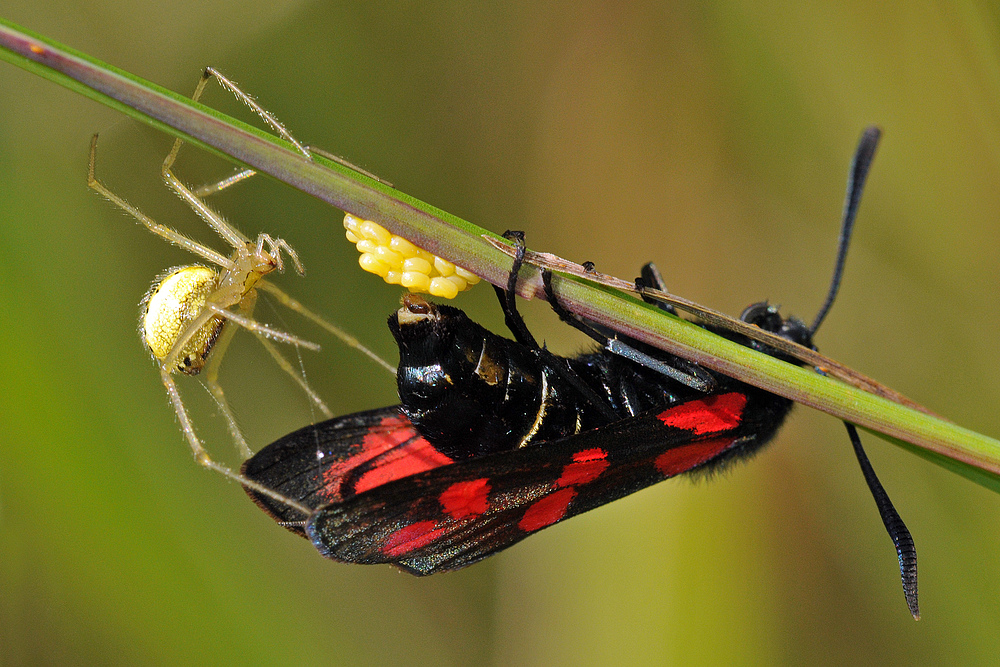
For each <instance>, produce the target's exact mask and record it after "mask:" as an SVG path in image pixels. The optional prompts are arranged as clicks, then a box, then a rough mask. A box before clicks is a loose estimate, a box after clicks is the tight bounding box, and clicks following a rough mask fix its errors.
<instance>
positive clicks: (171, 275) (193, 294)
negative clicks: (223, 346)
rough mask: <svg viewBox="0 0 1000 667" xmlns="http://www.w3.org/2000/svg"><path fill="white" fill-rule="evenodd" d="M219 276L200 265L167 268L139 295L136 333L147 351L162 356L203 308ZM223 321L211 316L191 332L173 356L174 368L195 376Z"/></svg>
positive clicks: (215, 287) (214, 289) (203, 362)
mask: <svg viewBox="0 0 1000 667" xmlns="http://www.w3.org/2000/svg"><path fill="white" fill-rule="evenodd" d="M218 284H219V275H218V274H217V273H216V272H215V271H213V270H212V269H210V268H207V267H204V266H184V267H181V268H179V269H171V270H170V271H169V272H167V274H166V275H164V277H163V278H161V279H158V280H157V281H156V282H154V283H153V286H152V287H151V288H150V290H149V292H148V293H147V294H146V296H145V298H143V308H142V313H141V315H140V333H141V335H142V341H143V342H144V343H145V344H146V347H147V348H148V349H149V352H150V354H152V355H153V357H154V358H155V359H157V360H160V361H162V360H163V359H166V358H167V356H168V355H169V354H170V352H171V351H172V350H173V348H174V346H175V345H176V344H177V341H178V339H179V338H180V337H181V334H183V333H184V331H185V330H186V329H187V327H188V325H190V324H191V322H193V321H194V320H195V319H196V318H197V317H198V316H199V315H201V314H202V312H203V311H204V309H205V303H206V301H207V300H208V297H209V296H210V295H211V294H212V293H213V292H215V291H216V290H217V289H218ZM223 324H225V320H224V319H223V318H221V317H219V316H218V315H214V316H213V317H212V318H211V319H209V320H208V322H206V323H205V325H203V326H202V327H200V328H199V329H198V330H197V331H195V332H194V335H193V336H191V338H190V339H189V340H188V342H187V343H186V344H185V345H184V347H183V348H182V349H181V351H180V353H179V354H178V355H177V370H179V371H180V372H182V373H186V374H188V375H197V374H198V373H199V372H200V371H201V369H202V367H203V366H204V365H205V359H206V358H207V357H208V354H209V352H211V350H212V346H213V345H214V344H215V341H216V339H217V338H218V337H219V333H220V332H221V331H222V325H223Z"/></svg>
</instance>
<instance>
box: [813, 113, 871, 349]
mask: <svg viewBox="0 0 1000 667" xmlns="http://www.w3.org/2000/svg"><path fill="white" fill-rule="evenodd" d="M881 136H882V130H880V129H879V128H877V127H876V126H874V125H872V126H871V127H869V128H867V129H866V130H865V131H864V132H863V133H862V134H861V139H860V141H858V149H857V150H856V151H854V159H853V160H851V170H850V172H848V174H847V196H846V197H845V198H844V216H843V219H842V221H841V225H840V241H838V242H837V263H836V264H835V265H834V267H833V280H831V281H830V291H829V292H828V293H827V295H826V301H824V302H823V307H822V308H820V309H819V313H817V314H816V319H815V320H813V323H812V326H811V327H809V333H810V334H815V333H816V330H817V329H819V325H820V324H822V323H823V320H824V319H826V315H827V313H829V312H830V306H832V305H833V301H834V299H836V298H837V291H838V290H840V280H841V279H842V278H843V277H844V262H845V261H847V247H848V246H849V245H850V243H851V232H852V231H853V229H854V219H855V218H856V217H857V216H858V204H860V203H861V192H862V190H864V188H865V180H867V178H868V169H869V168H870V167H871V166H872V160H873V159H874V158H875V149H876V148H877V147H878V140H879V138H880V137H881Z"/></svg>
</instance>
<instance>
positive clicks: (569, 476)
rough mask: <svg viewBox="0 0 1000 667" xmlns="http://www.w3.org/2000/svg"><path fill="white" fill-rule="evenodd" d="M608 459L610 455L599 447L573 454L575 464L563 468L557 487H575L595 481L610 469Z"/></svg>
mask: <svg viewBox="0 0 1000 667" xmlns="http://www.w3.org/2000/svg"><path fill="white" fill-rule="evenodd" d="M607 459H608V453H607V452H606V451H604V450H603V449H600V448H597V447H595V448H594V449H585V450H583V451H581V452H577V453H576V454H573V462H572V463H570V464H569V465H567V466H566V467H565V468H563V472H562V475H561V476H560V477H559V479H557V480H556V486H558V487H563V486H575V485H577V484H586V483H587V482H592V481H594V480H595V479H597V478H598V477H600V475H601V473H603V472H604V471H605V470H607V469H608V465H610V464H609V463H608V461H607Z"/></svg>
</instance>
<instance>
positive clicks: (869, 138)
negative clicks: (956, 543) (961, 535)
mask: <svg viewBox="0 0 1000 667" xmlns="http://www.w3.org/2000/svg"><path fill="white" fill-rule="evenodd" d="M881 136H882V131H881V130H880V129H878V128H877V127H875V126H872V127H869V128H867V129H866V130H865V131H864V132H863V133H862V134H861V139H860V141H858V148H857V150H856V151H855V152H854V159H853V160H852V161H851V170H850V173H848V175H847V197H846V198H845V199H844V217H843V221H842V223H841V226H840V240H839V241H838V243H837V262H836V264H835V265H834V268H833V279H832V280H831V281H830V290H829V292H828V293H827V295H826V301H824V302H823V306H822V307H821V308H820V309H819V313H817V315H816V319H815V321H813V324H812V326H811V327H810V328H809V333H810V334H815V333H816V330H817V329H819V325H821V324H822V323H823V320H824V319H826V316H827V313H829V312H830V307H831V306H832V305H833V302H834V300H835V299H836V298H837V292H838V290H839V289H840V281H841V279H842V278H843V276H844V262H845V261H846V260H847V247H848V246H849V245H850V242H851V232H852V231H853V229H854V219H855V218H856V217H857V215H858V205H859V204H860V203H861V192H862V191H863V190H864V187H865V180H866V179H867V178H868V169H869V168H870V167H871V166H872V160H873V159H874V158H875V149H876V148H877V147H878V141H879V139H880V138H881ZM844 426H846V427H847V434H848V436H849V437H850V438H851V444H852V445H853V446H854V455H855V456H856V457H857V459H858V464H859V465H860V466H861V474H862V475H864V478H865V482H866V483H867V484H868V489H869V490H870V491H871V494H872V497H873V498H874V499H875V505H876V506H877V507H878V513H879V516H881V517H882V523H883V524H885V529H886V531H888V533H889V537H890V539H892V543H893V545H895V547H896V556H897V557H898V559H899V573H900V577H901V578H902V581H903V596H904V597H905V598H906V606H907V607H909V609H910V614H911V615H912V616H913V618H914V620H920V607H919V604H918V601H917V548H916V546H915V545H914V543H913V536H912V535H910V531H909V530H908V529H907V527H906V524H905V523H903V519H902V518H901V517H900V516H899V512H897V511H896V508H895V507H894V506H893V504H892V500H890V499H889V494H887V493H886V492H885V488H883V486H882V483H881V482H879V481H878V477H877V476H876V475H875V470H874V469H873V468H872V465H871V463H870V462H869V461H868V456H867V455H866V454H865V450H864V448H863V447H862V446H861V437H860V436H859V435H858V429H857V428H856V427H855V426H854V424H851V423H849V422H846V421H845V422H844Z"/></svg>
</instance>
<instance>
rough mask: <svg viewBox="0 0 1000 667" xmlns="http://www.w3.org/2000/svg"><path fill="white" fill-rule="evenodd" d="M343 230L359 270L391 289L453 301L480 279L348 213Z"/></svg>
mask: <svg viewBox="0 0 1000 667" xmlns="http://www.w3.org/2000/svg"><path fill="white" fill-rule="evenodd" d="M344 229H346V230H347V240H348V241H350V242H351V243H353V244H355V245H356V246H357V248H358V252H360V253H361V257H360V259H358V263H359V264H360V265H361V268H362V269H364V270H365V271H368V272H369V273H374V274H376V275H379V276H382V279H383V280H385V281H386V282H387V283H389V284H390V285H402V286H403V287H405V288H406V289H408V290H410V291H411V292H425V293H427V294H430V295H431V296H437V297H441V298H442V299H454V298H455V297H456V296H458V293H459V292H464V291H465V290H467V289H469V288H470V287H472V286H473V285H475V284H476V283H478V282H479V276H476V275H473V274H471V273H469V272H468V271H466V270H465V269H463V268H462V267H460V266H455V265H454V264H452V263H451V262H449V261H448V260H446V259H441V258H440V257H436V256H434V255H432V254H430V253H429V252H427V251H426V250H424V249H423V248H418V247H417V246H415V245H413V244H412V243H410V242H409V241H407V240H406V239H404V238H403V237H401V236H396V235H395V234H393V233H391V232H390V231H389V230H387V229H386V228H385V227H383V226H381V225H379V224H377V223H374V222H372V221H371V220H362V219H361V218H358V217H356V216H353V215H351V214H350V213H348V214H347V215H345V216H344Z"/></svg>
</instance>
